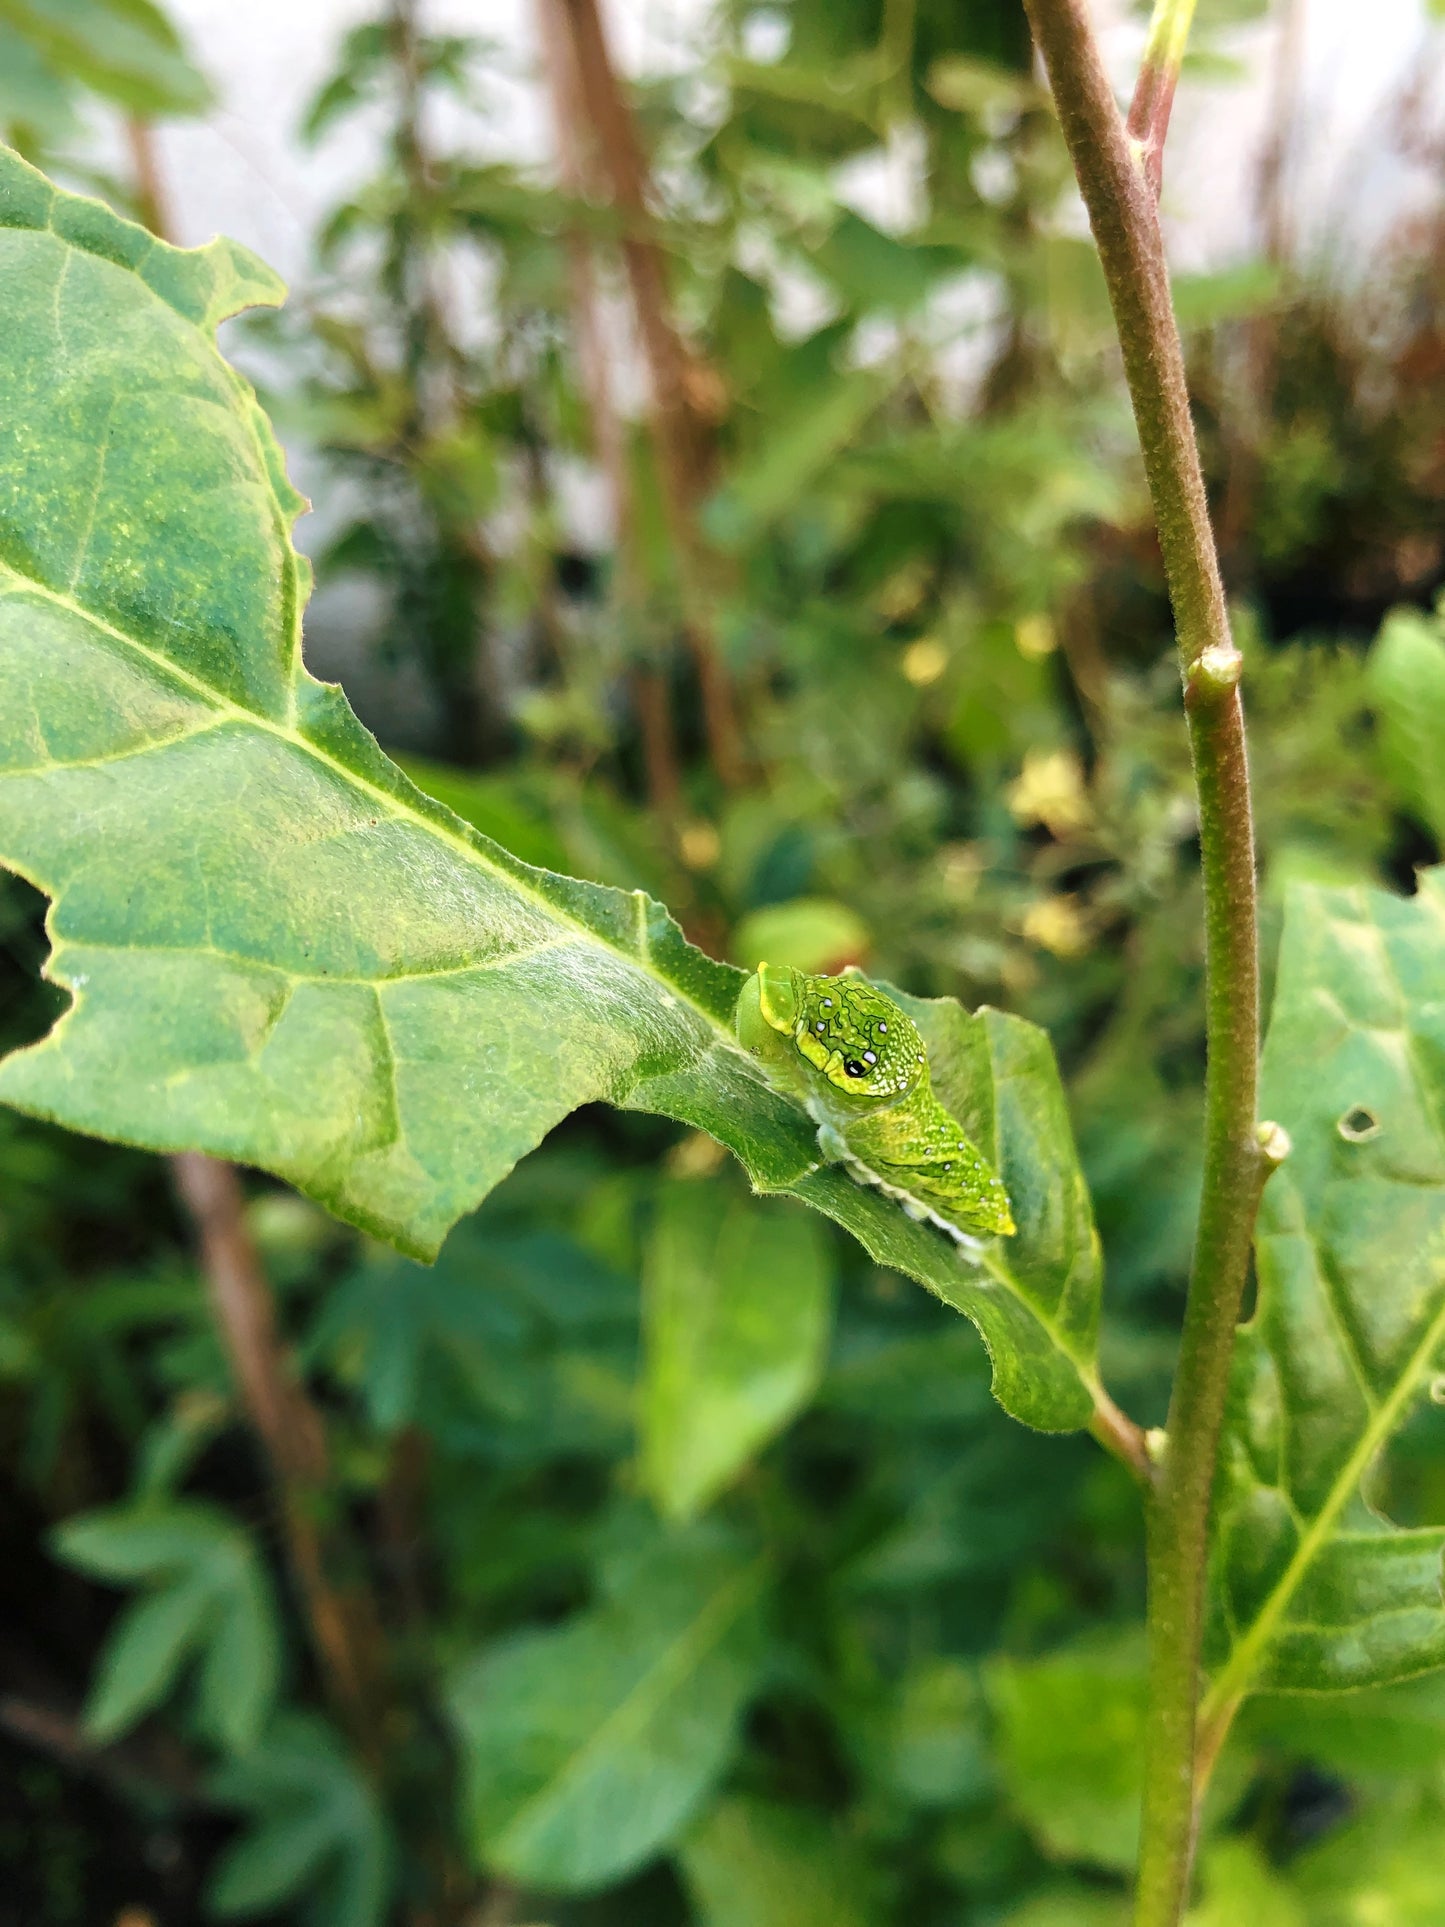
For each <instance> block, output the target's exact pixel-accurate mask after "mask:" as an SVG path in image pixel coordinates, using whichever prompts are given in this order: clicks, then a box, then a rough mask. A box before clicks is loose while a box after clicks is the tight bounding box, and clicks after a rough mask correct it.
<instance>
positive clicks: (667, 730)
mask: <svg viewBox="0 0 1445 1927" xmlns="http://www.w3.org/2000/svg"><path fill="white" fill-rule="evenodd" d="M536 12H537V30H538V38H539V40H540V43H541V48H542V70H543V74H544V77H545V79H546V82H547V90H548V92H549V93H550V95H551V97H552V123H553V134H554V137H555V140H556V146H557V172H558V175H559V177H560V179H561V182H562V186H563V187H564V189H565V190H566V191H567V193H568V194H570V195H572V196H573V198H574V199H576V200H579V201H580V200H583V199H584V198H586V197H587V196H589V195H596V194H597V192H598V187H599V183H598V178H597V177H598V158H597V155H596V152H595V148H594V147H593V146H592V145H591V144H589V143H588V142H587V141H586V140H585V138H584V135H585V130H586V127H587V112H586V106H585V99H584V95H583V91H582V76H581V74H580V73H579V71H578V66H577V48H576V44H575V42H574V39H573V37H572V34H571V32H570V30H569V28H568V23H567V17H566V11H565V0H537V6H536ZM565 245H566V250H567V280H568V293H569V297H570V306H571V310H572V330H573V334H574V337H575V341H576V348H577V367H578V371H579V373H580V375H581V377H582V388H583V392H584V394H585V395H586V397H587V411H588V415H589V418H590V420H591V425H592V441H593V446H594V449H595V451H596V455H597V460H598V464H599V466H600V467H601V469H602V473H603V475H604V477H605V478H606V481H607V487H608V493H609V494H610V496H611V498H612V526H613V541H614V545H615V548H616V552H617V556H618V573H619V578H620V583H621V602H622V605H623V608H624V610H630V609H631V608H632V607H633V605H634V604H635V603H636V601H637V598H638V583H639V578H640V575H641V570H640V567H639V563H638V556H637V544H638V532H637V512H636V503H635V501H634V499H633V487H632V476H631V473H630V471H629V468H628V460H627V434H626V428H625V426H624V423H623V420H622V416H621V414H620V412H619V410H618V407H617V398H616V392H615V390H614V387H613V383H612V372H611V368H610V366H609V363H608V353H607V343H606V339H605V335H604V331H603V326H602V303H601V291H600V289H599V287H598V284H597V264H596V260H595V258H594V255H593V250H592V245H591V242H590V241H589V239H588V237H587V235H586V234H584V233H583V232H582V231H581V230H580V229H579V228H578V227H577V226H576V225H575V224H573V225H570V226H569V227H568V228H567V230H566V233H565ZM632 687H633V701H634V707H635V710H636V714H637V726H638V733H639V735H640V736H641V738H642V760H643V769H644V773H645V775H646V780H647V800H648V804H649V806H650V807H651V809H652V812H653V814H654V816H655V817H656V818H657V820H658V821H659V822H660V823H662V824H663V825H665V826H666V827H667V828H668V830H669V831H670V832H674V831H675V829H676V826H677V818H678V812H679V805H680V800H681V780H680V777H679V773H678V758H677V734H676V730H675V728H674V725H673V716H672V697H671V692H670V691H669V689H668V686H667V679H666V677H665V675H664V673H663V671H662V670H661V669H660V668H657V667H654V666H653V665H651V664H649V663H639V664H638V665H637V667H636V668H635V669H634V671H633V678H632Z"/></svg>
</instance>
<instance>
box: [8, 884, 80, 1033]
mask: <svg viewBox="0 0 1445 1927" xmlns="http://www.w3.org/2000/svg"><path fill="white" fill-rule="evenodd" d="M48 907H49V904H48V899H47V898H46V897H44V896H42V894H41V893H40V891H39V890H36V889H33V888H32V887H31V885H30V884H28V883H26V882H25V881H24V879H23V878H21V877H18V876H12V875H11V874H10V872H9V871H7V870H0V1057H4V1056H7V1055H8V1054H9V1052H11V1051H12V1050H19V1049H20V1048H21V1047H22V1046H23V1045H26V1044H36V1043H38V1042H39V1041H40V1039H41V1038H42V1037H44V1036H45V1034H46V1032H47V1031H48V1030H50V1028H51V1026H52V1025H53V1024H54V1022H55V1020H56V1018H57V1017H59V1016H60V1014H61V1012H62V1011H64V1010H66V1009H68V1007H69V1005H70V997H69V994H68V993H67V992H66V991H64V990H62V989H61V987H60V985H59V984H50V983H46V982H45V980H44V978H43V976H42V974H41V973H42V972H43V970H44V968H45V965H46V961H47V960H48V958H49V956H50V940H49V938H48V937H47V936H46V934H45V912H46V910H47V908H48Z"/></svg>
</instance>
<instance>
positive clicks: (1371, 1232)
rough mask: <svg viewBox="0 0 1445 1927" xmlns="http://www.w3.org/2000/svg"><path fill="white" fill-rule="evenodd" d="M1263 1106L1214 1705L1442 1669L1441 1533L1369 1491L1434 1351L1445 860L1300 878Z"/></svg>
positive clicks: (1224, 1512) (1443, 1144) (1444, 1173)
mask: <svg viewBox="0 0 1445 1927" xmlns="http://www.w3.org/2000/svg"><path fill="white" fill-rule="evenodd" d="M1261 1105H1262V1109H1263V1111H1264V1113H1265V1115H1266V1116H1269V1117H1272V1118H1275V1119H1276V1120H1277V1121H1278V1122H1280V1123H1281V1124H1283V1125H1284V1126H1285V1128H1286V1129H1287V1130H1288V1132H1289V1134H1290V1137H1291V1139H1292V1141H1293V1150H1292V1152H1291V1154H1290V1156H1289V1158H1288V1159H1287V1160H1286V1162H1285V1163H1284V1165H1283V1166H1282V1167H1281V1169H1280V1170H1279V1172H1278V1173H1277V1174H1276V1175H1275V1177H1274V1178H1272V1179H1271V1181H1270V1183H1269V1186H1268V1187H1267V1189H1266V1191H1265V1196H1264V1204H1263V1208H1262V1210H1261V1213H1260V1222H1259V1230H1258V1236H1257V1252H1258V1259H1257V1264H1258V1277H1259V1298H1258V1304H1257V1306H1256V1309H1255V1314H1254V1316H1253V1318H1252V1320H1251V1321H1250V1323H1249V1324H1248V1325H1246V1326H1245V1327H1244V1329H1243V1331H1242V1333H1241V1335H1240V1342H1239V1349H1238V1353H1237V1356H1236V1360H1235V1370H1234V1378H1233V1384H1232V1387H1231V1395H1230V1410H1229V1416H1228V1420H1227V1424H1226V1432H1225V1442H1224V1456H1223V1460H1222V1464H1221V1481H1220V1491H1219V1495H1218V1531H1217V1543H1216V1555H1215V1572H1214V1582H1215V1585H1214V1606H1215V1634H1216V1645H1217V1648H1218V1659H1219V1671H1218V1674H1217V1677H1216V1679H1215V1683H1214V1685H1213V1688H1212V1690H1211V1694H1210V1700H1209V1711H1210V1712H1218V1711H1220V1710H1222V1709H1224V1708H1226V1707H1227V1706H1228V1705H1230V1704H1232V1703H1233V1702H1234V1700H1236V1699H1237V1698H1238V1697H1239V1695H1240V1694H1242V1693H1244V1692H1247V1691H1250V1690H1256V1689H1257V1690H1260V1691H1265V1690H1272V1691H1276V1692H1292V1691H1293V1692H1298V1691H1316V1692H1319V1691H1329V1690H1332V1689H1338V1688H1346V1687H1357V1686H1369V1685H1378V1684H1382V1683H1384V1682H1387V1681H1390V1680H1396V1679H1402V1678H1406V1677H1408V1676H1409V1675H1411V1674H1414V1673H1421V1672H1425V1671H1427V1670H1429V1669H1430V1668H1431V1667H1435V1666H1442V1665H1445V1603H1442V1595H1441V1555H1442V1551H1445V1530H1441V1529H1438V1528H1434V1527H1431V1528H1428V1529H1418V1530H1408V1531H1407V1530H1402V1529H1399V1528H1397V1527H1395V1526H1393V1525H1391V1524H1390V1522H1389V1521H1388V1520H1387V1519H1385V1518H1383V1517H1382V1516H1381V1515H1380V1513H1379V1512H1377V1511H1376V1510H1374V1509H1372V1507H1371V1505H1370V1504H1369V1498H1370V1493H1371V1485H1372V1475H1373V1474H1374V1472H1375V1468H1376V1466H1377V1462H1378V1460H1379V1458H1380V1455H1381V1453H1382V1452H1383V1451H1384V1449H1385V1448H1386V1447H1387V1446H1388V1444H1389V1442H1390V1440H1391V1439H1392V1437H1393V1436H1394V1435H1395V1433H1396V1432H1397V1431H1398V1430H1399V1428H1400V1427H1401V1425H1402V1424H1403V1423H1404V1422H1405V1420H1406V1419H1407V1418H1408V1417H1409V1416H1410V1414H1411V1413H1412V1411H1414V1410H1415V1409H1416V1408H1417V1407H1418V1406H1419V1405H1420V1404H1421V1402H1422V1401H1423V1400H1425V1399H1426V1398H1428V1396H1429V1393H1430V1389H1431V1386H1432V1383H1433V1382H1434V1380H1435V1377H1436V1374H1437V1373H1438V1372H1439V1370H1440V1368H1441V1367H1442V1365H1445V871H1441V870H1435V871H1430V872H1426V873H1424V874H1422V876H1421V878H1420V887H1419V894H1418V895H1417V896H1415V897H1414V898H1410V899H1404V898H1399V897H1393V896H1388V895H1386V894H1385V893H1383V892H1381V891H1375V890H1340V889H1323V888H1319V887H1317V886H1299V887H1297V888H1296V889H1295V890H1294V891H1293V892H1292V894H1291V897H1290V900H1289V904H1288V908H1287V912H1286V918H1285V929H1284V941H1283V947H1282V950H1281V954H1280V964H1279V980H1278V987H1277V989H1276V992H1275V1000H1274V1011H1273V1015H1272V1018H1271V1022H1270V1029H1269V1037H1268V1040H1267V1043H1266V1046H1265V1053H1264V1063H1263V1080H1262V1096H1261ZM1441 1423H1445V1418H1442V1420H1441Z"/></svg>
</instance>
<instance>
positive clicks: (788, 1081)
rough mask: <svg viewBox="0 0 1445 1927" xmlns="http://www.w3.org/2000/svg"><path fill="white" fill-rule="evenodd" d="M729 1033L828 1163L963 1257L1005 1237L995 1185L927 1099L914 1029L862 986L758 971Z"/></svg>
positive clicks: (924, 1065) (973, 1150)
mask: <svg viewBox="0 0 1445 1927" xmlns="http://www.w3.org/2000/svg"><path fill="white" fill-rule="evenodd" d="M737 1032H738V1041H739V1042H740V1043H741V1044H742V1046H743V1048H744V1050H746V1051H748V1052H749V1053H750V1054H751V1055H752V1056H753V1057H755V1058H756V1059H757V1060H758V1062H759V1063H760V1064H761V1066H762V1069H763V1073H764V1075H765V1076H766V1078H767V1080H768V1082H769V1083H770V1084H771V1085H772V1086H773V1088H774V1089H775V1090H779V1091H782V1092H783V1093H785V1094H786V1095H787V1096H789V1097H793V1098H797V1099H799V1100H800V1101H801V1102H802V1103H803V1105H804V1106H805V1107H806V1109H807V1112H808V1115H809V1116H810V1117H811V1118H812V1120H813V1122H814V1123H815V1124H816V1125H817V1127H818V1145H819V1148H820V1149H821V1151H822V1153H823V1156H824V1157H825V1158H826V1159H827V1160H828V1162H829V1163H830V1164H842V1165H843V1166H845V1168H846V1169H847V1172H848V1175H849V1176H850V1177H851V1178H853V1179H854V1180H855V1181H856V1182H857V1183H859V1184H874V1185H877V1187H878V1188H879V1190H880V1191H884V1192H886V1193H887V1195H888V1196H889V1197H890V1198H896V1199H897V1200H898V1202H899V1203H900V1204H901V1205H902V1206H903V1209H904V1210H905V1211H906V1212H907V1213H908V1215H909V1217H910V1218H921V1219H926V1220H927V1221H928V1222H929V1223H930V1224H935V1225H937V1226H938V1228H939V1230H940V1231H946V1232H947V1233H948V1235H949V1237H950V1238H952V1239H953V1240H954V1241H955V1242H956V1243H957V1244H959V1245H962V1246H964V1247H965V1248H966V1249H968V1250H971V1251H977V1250H979V1249H980V1248H981V1247H982V1245H983V1243H984V1241H985V1240H986V1239H988V1238H991V1237H996V1236H999V1235H1003V1236H1005V1237H1007V1236H1010V1235H1012V1233H1013V1232H1014V1230H1015V1229H1016V1227H1015V1225H1014V1221H1013V1213H1012V1211H1011V1210H1010V1208H1009V1198H1008V1193H1007V1192H1006V1191H1005V1190H1004V1186H1003V1180H1002V1179H1001V1178H1000V1177H999V1176H998V1174H997V1173H996V1172H995V1171H994V1170H993V1168H992V1166H991V1165H990V1164H989V1162H988V1160H987V1159H986V1158H985V1157H984V1155H983V1153H982V1151H980V1150H979V1148H978V1146H977V1145H976V1144H974V1143H973V1142H972V1141H971V1140H970V1138H969V1136H968V1133H967V1132H966V1131H965V1130H964V1128H963V1126H962V1125H961V1124H960V1123H959V1122H958V1120H957V1118H955V1117H952V1116H950V1115H949V1113H948V1112H947V1111H946V1110H945V1109H944V1108H943V1106H942V1105H941V1104H940V1103H939V1101H938V1099H937V1098H936V1097H935V1096H934V1095H933V1085H932V1083H931V1081H930V1079H929V1075H928V1053H927V1051H926V1050H925V1048H924V1044H923V1038H922V1037H921V1036H920V1034H919V1030H918V1026H917V1025H916V1024H915V1023H914V1022H913V1019H912V1018H911V1017H909V1016H907V1015H906V1014H905V1013H904V1012H903V1011H902V1010H900V1009H899V1007H898V1005H897V1004H895V1003H894V1002H893V1000H892V998H891V997H885V996H884V994H883V992H882V991H881V990H876V989H875V988H874V987H873V985H872V984H870V983H869V982H868V981H867V979H866V978H864V977H860V976H855V975H853V974H852V973H849V974H848V975H846V976H842V977H810V976H808V975H806V974H805V973H804V972H803V971H801V970H793V969H791V968H790V967H789V966H788V965H786V964H784V965H781V966H780V965H777V964H759V965H758V968H757V973H756V975H755V976H752V977H749V978H748V980H747V982H746V983H745V984H744V985H743V988H742V994H741V995H740V996H739V998H738V1009H737Z"/></svg>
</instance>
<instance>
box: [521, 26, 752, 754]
mask: <svg viewBox="0 0 1445 1927" xmlns="http://www.w3.org/2000/svg"><path fill="white" fill-rule="evenodd" d="M558 17H559V19H560V21H561V22H562V23H563V24H564V25H565V28H566V32H567V35H568V37H569V40H570V44H571V67H572V71H573V72H574V73H575V75H576V79H577V85H578V89H579V93H580V98H581V101H582V105H583V108H584V111H585V113H586V116H587V121H588V125H589V127H590V129H591V133H592V137H593V140H594V142H595V146H596V154H597V164H598V167H599V169H600V170H601V173H602V176H603V177H604V178H605V180H606V184H607V188H608V192H609V196H610V199H611V201H612V204H613V206H614V207H615V208H616V209H617V210H618V212H619V214H621V215H622V217H623V220H624V223H625V225H624V227H623V230H622V234H621V237H620V240H621V248H622V258H623V262H624V264H625V266H626V269H627V278H628V282H629V284H630V286H631V290H632V305H633V310H634V313H635V314H636V317H637V331H638V335H639V337H640V338H641V342H642V352H643V356H644V358H645V360H646V362H647V369H648V382H649V389H650V393H651V401H652V409H651V424H652V439H653V446H654V448H655V450H656V454H657V466H658V471H659V475H660V478H661V482H662V496H663V503H662V506H663V512H664V514H665V516H666V518H667V522H668V528H669V531H670V534H671V538H672V548H673V553H674V556H675V558H676V563H677V569H678V575H679V577H680V579H681V583H682V591H683V605H684V618H685V619H684V630H685V634H686V637H687V643H688V647H689V649H690V650H691V652H692V656H693V661H694V663H695V665H696V669H697V678H698V690H699V694H700V696H701V699H702V712H703V725H704V728H705V730H706V732H707V742H708V753H709V755H710V757H711V759H712V765H713V769H714V771H715V772H716V774H717V776H718V778H719V780H720V781H721V782H722V783H723V785H724V786H725V787H726V788H729V789H733V788H736V787H737V785H738V784H739V783H740V782H741V781H742V776H743V757H742V745H741V738H740V735H739V730H738V722H737V714H736V705H735V701H734V696H733V689H732V682H731V679H730V678H729V676H728V674H727V671H726V669H725V667H724V665H723V663H722V660H721V656H720V654H719V651H718V646H717V639H716V637H715V635H714V634H713V629H712V617H711V609H710V606H709V605H710V600H711V578H712V576H713V575H714V574H715V572H716V564H715V558H713V557H711V556H710V555H709V554H708V548H707V544H706V543H705V542H704V541H703V539H702V534H701V531H700V529H699V527H698V508H699V506H700V504H701V502H702V500H703V498H704V496H705V495H706V493H707V490H708V488H709V487H710V486H711V483H712V467H713V433H712V430H713V426H714V420H715V417H716V414H717V412H718V407H719V404H720V401H721V385H720V383H719V381H718V378H717V376H716V375H715V373H714V372H713V370H712V369H710V368H709V367H707V366H706V364H704V363H703V362H702V361H700V360H699V359H698V358H697V356H695V355H694V354H693V353H692V352H691V350H690V349H689V348H688V347H687V345H686V343H685V342H684V341H683V339H682V336H681V335H680V334H679V332H678V330H677V327H676V325H675V323H674V321H673V318H672V305H671V302H670V301H669V299H668V291H667V276H666V273H665V268H664V261H663V255H662V250H661V249H660V248H659V247H658V245H657V242H656V240H655V239H654V238H653V235H652V232H651V229H652V225H653V223H652V213H651V209H650V206H649V198H650V197H649V193H648V178H647V167H646V163H645V161H644V159H643V154H642V146H641V143H640V142H639V140H638V138H637V128H636V125H635V123H634V121H633V117H632V113H631V110H630V108H629V107H628V104H627V100H626V97H625V95H624V93H623V91H622V86H621V83H620V82H619V80H618V77H617V72H616V69H615V67H614V65H613V62H612V57H611V54H610V52H609V50H608V46H607V38H606V35H605V33H604V31H603V27H602V19H601V15H600V14H599V12H598V10H597V0H559V5H558Z"/></svg>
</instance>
